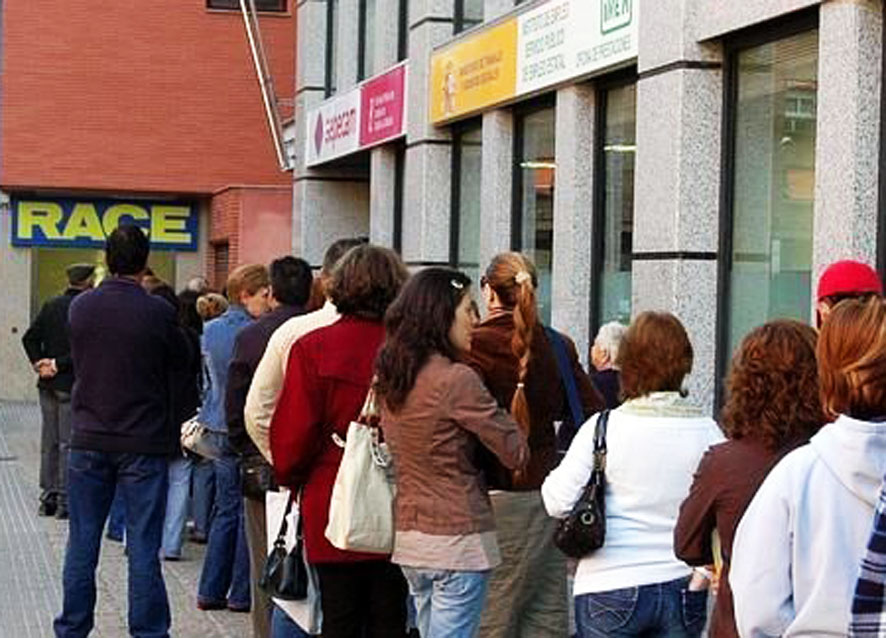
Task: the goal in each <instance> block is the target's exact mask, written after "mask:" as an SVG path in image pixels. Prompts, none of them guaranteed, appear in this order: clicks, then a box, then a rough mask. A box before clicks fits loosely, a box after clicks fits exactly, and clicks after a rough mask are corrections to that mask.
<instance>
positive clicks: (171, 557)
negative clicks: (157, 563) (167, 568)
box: [163, 554, 182, 563]
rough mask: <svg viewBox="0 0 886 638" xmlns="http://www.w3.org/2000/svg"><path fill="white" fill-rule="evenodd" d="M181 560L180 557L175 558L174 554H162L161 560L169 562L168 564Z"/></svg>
mask: <svg viewBox="0 0 886 638" xmlns="http://www.w3.org/2000/svg"><path fill="white" fill-rule="evenodd" d="M181 559H182V557H181V556H176V555H175V554H164V555H163V560H165V561H169V562H170V563H175V562H178V561H180V560H181Z"/></svg>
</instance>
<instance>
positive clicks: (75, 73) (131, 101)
mask: <svg viewBox="0 0 886 638" xmlns="http://www.w3.org/2000/svg"><path fill="white" fill-rule="evenodd" d="M294 1H295V0H289V3H290V7H289V9H290V11H293V12H294V7H293V6H292V5H293V3H294ZM205 3H206V0H137V1H129V0H123V1H121V0H115V1H112V2H108V1H107V0H74V1H65V2H59V1H58V0H6V1H5V2H3V11H4V16H3V37H2V49H3V60H2V67H0V72H2V77H0V185H2V186H3V187H5V188H7V189H16V188H40V187H45V188H59V189H89V190H114V191H139V192H153V191H162V192H173V193H207V194H208V193H212V192H215V191H216V190H218V189H219V188H222V187H224V186H227V185H230V184H288V183H290V179H291V178H290V176H289V175H288V174H287V173H282V172H280V171H279V170H278V168H277V164H276V159H275V155H274V151H273V147H272V145H271V142H270V136H269V135H268V131H267V125H266V123H265V118H264V112H263V108H262V101H261V95H260V92H259V87H258V82H257V80H256V77H255V72H254V69H253V65H252V61H251V58H250V55H249V48H248V44H247V40H246V34H245V30H244V27H243V20H242V18H241V17H240V14H239V12H230V11H208V10H207V9H206V8H205ZM261 27H262V35H263V37H264V41H265V46H266V50H267V53H268V56H269V59H270V64H271V67H272V70H273V74H274V82H275V85H276V89H277V92H278V95H279V97H283V98H292V97H293V94H294V71H295V60H294V56H295V19H294V17H293V16H292V15H287V16H284V17H280V16H271V15H268V16H267V17H263V18H262V19H261ZM290 111H291V109H290ZM286 114H287V111H286V110H284V116H285V115H286Z"/></svg>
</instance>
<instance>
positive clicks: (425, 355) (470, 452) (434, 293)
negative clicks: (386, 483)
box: [376, 268, 527, 638]
mask: <svg viewBox="0 0 886 638" xmlns="http://www.w3.org/2000/svg"><path fill="white" fill-rule="evenodd" d="M470 283H471V281H470V279H469V278H468V277H466V276H465V275H464V274H462V273H460V272H457V271H455V270H450V269H447V268H429V269H426V270H424V271H422V272H420V273H419V274H417V275H415V276H414V277H413V278H412V279H411V280H410V281H409V283H408V284H407V285H406V286H405V287H404V289H403V291H402V293H401V294H400V297H399V298H398V299H397V301H395V302H394V304H393V305H392V306H391V308H390V310H389V311H388V314H387V317H386V320H385V328H386V339H385V343H384V346H383V347H382V349H381V352H380V353H379V355H378V359H377V361H376V374H377V382H376V390H377V392H378V397H379V399H380V404H381V409H382V417H381V426H382V430H383V431H384V435H385V438H386V440H387V441H388V444H389V446H390V449H391V453H392V455H393V459H394V466H395V468H396V473H397V499H396V503H395V522H396V534H395V539H394V553H393V556H392V558H391V560H392V561H393V562H395V563H398V564H399V565H400V566H401V567H402V568H403V573H404V574H405V576H406V579H407V581H408V582H409V587H410V590H411V591H412V595H413V597H414V598H415V603H416V608H417V611H418V626H419V631H420V632H421V635H422V638H444V637H445V638H473V636H474V635H475V633H476V630H477V626H478V624H479V621H480V615H481V613H482V611H483V603H484V600H485V597H486V588H487V585H488V582H489V575H490V572H491V570H492V568H493V567H495V566H496V565H497V564H498V563H499V562H500V560H501V559H500V555H499V550H498V544H497V541H496V535H495V521H494V518H493V514H492V506H491V504H490V502H489V497H488V495H487V489H486V482H485V479H484V477H483V473H482V471H481V470H480V469H479V467H478V466H477V463H476V461H477V456H478V453H479V451H480V448H481V446H482V447H485V448H487V449H488V450H490V451H491V452H492V453H493V454H495V455H496V456H497V457H498V459H499V460H500V461H501V463H502V464H503V465H504V466H505V467H508V468H510V469H517V468H520V467H522V466H523V465H524V463H525V461H526V458H527V445H526V438H525V436H524V435H523V434H522V432H520V430H519V429H518V427H517V424H516V423H515V422H514V420H513V419H512V418H511V417H510V416H509V415H508V414H507V413H506V412H505V411H504V410H502V409H501V408H499V407H498V404H497V403H496V401H495V399H494V398H493V397H492V395H491V394H490V393H489V391H488V390H487V389H486V388H485V386H484V385H483V382H482V381H481V380H480V377H479V376H478V375H477V373H476V372H475V371H473V370H472V369H471V368H470V367H468V366H467V365H465V364H463V363H459V362H458V359H459V358H460V357H461V356H462V355H463V354H464V353H466V352H467V351H469V350H470V346H471V331H472V328H473V325H474V317H473V314H472V312H471V297H470V294H469V290H470Z"/></svg>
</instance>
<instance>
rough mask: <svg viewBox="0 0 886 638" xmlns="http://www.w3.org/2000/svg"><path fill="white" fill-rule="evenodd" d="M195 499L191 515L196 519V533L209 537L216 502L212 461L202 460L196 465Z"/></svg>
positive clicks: (194, 472)
mask: <svg viewBox="0 0 886 638" xmlns="http://www.w3.org/2000/svg"><path fill="white" fill-rule="evenodd" d="M193 474H194V484H193V490H194V493H193V499H192V500H191V508H192V511H191V514H192V515H193V517H194V531H195V532H196V533H198V534H203V536H204V537H206V536H209V528H210V527H212V506H213V504H214V502H215V470H214V469H213V465H212V461H211V460H209V459H202V460H200V461H196V462H195V463H194V469H193Z"/></svg>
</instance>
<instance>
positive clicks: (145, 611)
mask: <svg viewBox="0 0 886 638" xmlns="http://www.w3.org/2000/svg"><path fill="white" fill-rule="evenodd" d="M116 489H119V490H120V493H121V494H122V498H123V500H124V502H125V505H126V512H127V514H126V540H127V547H128V552H129V633H130V634H131V635H132V636H134V637H136V638H168V636H169V625H170V622H171V620H170V615H169V601H168V599H167V597H166V586H165V584H164V583H163V574H162V572H161V569H160V559H159V557H158V553H159V551H160V539H161V536H162V534H163V514H164V512H165V509H166V489H167V460H166V457H163V456H150V455H144V454H125V453H111V452H97V451H92V450H71V451H70V457H69V461H68V506H69V509H70V516H71V518H70V522H69V527H68V529H69V531H68V547H67V550H66V552H65V565H64V575H63V589H64V606H63V609H62V613H61V615H60V616H59V617H58V618H56V619H55V623H54V628H55V635H56V636H57V638H86V636H88V635H89V632H90V631H91V630H92V627H93V625H94V613H95V598H96V588H95V568H96V565H97V564H98V556H99V550H100V548H101V539H102V530H103V529H104V526H105V520H106V519H107V517H108V512H109V511H110V509H111V501H113V499H114V492H115V490H116Z"/></svg>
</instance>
